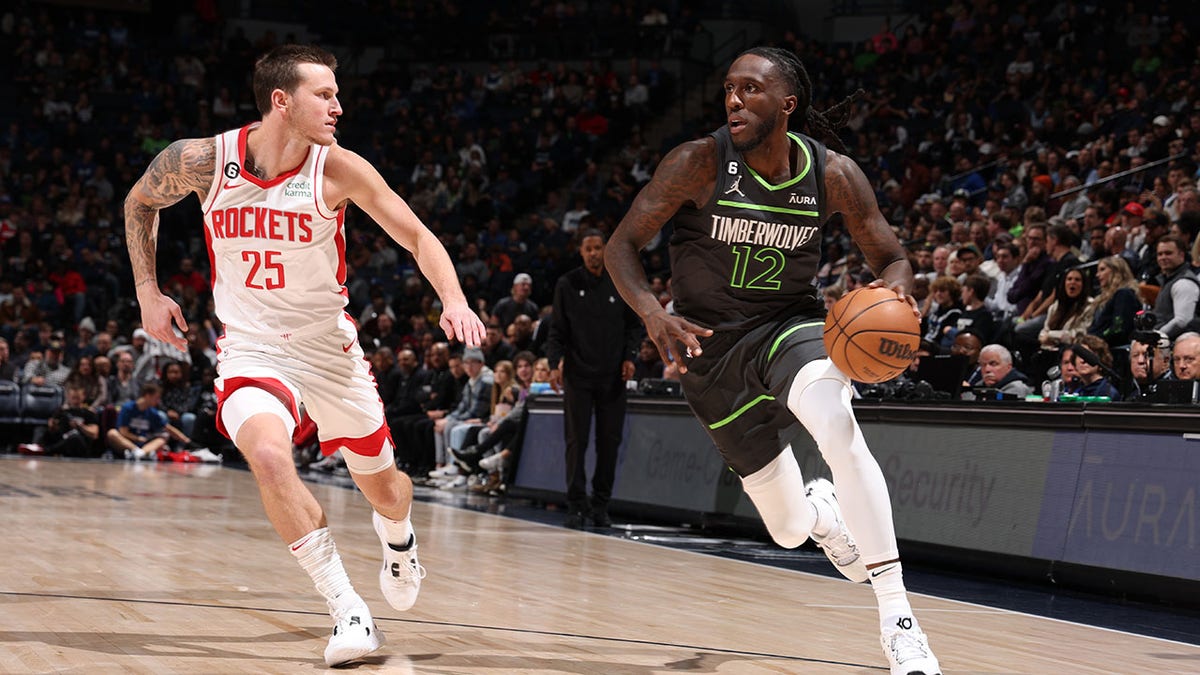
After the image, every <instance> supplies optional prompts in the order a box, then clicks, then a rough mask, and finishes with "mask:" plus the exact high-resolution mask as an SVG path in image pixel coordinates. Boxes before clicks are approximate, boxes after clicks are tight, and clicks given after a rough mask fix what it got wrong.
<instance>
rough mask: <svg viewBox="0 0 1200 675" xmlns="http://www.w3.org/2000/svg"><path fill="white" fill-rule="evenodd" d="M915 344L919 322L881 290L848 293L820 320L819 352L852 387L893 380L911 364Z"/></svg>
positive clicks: (904, 304) (906, 306) (902, 303)
mask: <svg viewBox="0 0 1200 675" xmlns="http://www.w3.org/2000/svg"><path fill="white" fill-rule="evenodd" d="M920 344H921V322H920V319H918V318H917V316H916V315H915V314H913V310H912V306H911V305H909V304H908V303H907V302H905V301H903V300H901V299H900V298H899V297H898V296H897V295H896V292H895V291H892V290H889V289H887V288H859V289H856V290H853V291H851V292H849V293H847V294H846V295H845V296H843V297H842V298H841V299H840V300H838V301H837V302H836V303H834V305H833V308H832V309H830V310H829V314H828V315H827V316H826V317H825V352H826V353H828V354H829V358H830V359H833V363H834V365H836V366H837V367H838V368H841V370H842V372H843V373H846V374H847V375H849V376H850V379H852V380H856V381H858V382H871V383H875V382H886V381H888V380H890V379H893V378H894V377H896V376H897V375H899V374H900V373H902V372H904V369H906V368H908V366H909V364H911V363H912V360H913V358H914V357H915V356H916V355H917V347H919V346H920Z"/></svg>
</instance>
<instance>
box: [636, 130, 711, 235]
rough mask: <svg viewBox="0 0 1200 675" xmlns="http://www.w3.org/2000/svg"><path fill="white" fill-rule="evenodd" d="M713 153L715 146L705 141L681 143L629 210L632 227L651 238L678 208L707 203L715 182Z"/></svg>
mask: <svg viewBox="0 0 1200 675" xmlns="http://www.w3.org/2000/svg"><path fill="white" fill-rule="evenodd" d="M715 150H716V146H715V143H713V142H712V141H711V139H705V140H700V141H692V142H689V143H684V144H683V145H680V146H679V147H677V148H675V149H674V150H672V151H671V152H669V153H667V156H666V157H664V158H663V159H662V161H661V162H660V163H659V165H658V168H657V169H655V171H654V179H653V180H651V181H650V183H649V184H647V185H646V187H645V188H643V190H642V193H641V194H639V195H638V198H637V199H636V200H635V201H634V204H633V208H632V209H630V212H629V216H631V217H632V218H633V219H634V220H633V223H634V225H635V226H636V227H637V228H638V229H639V230H641V231H643V232H644V233H648V234H649V235H651V236H652V235H653V234H654V233H655V232H657V231H658V230H659V229H660V228H661V227H662V226H663V225H664V224H665V223H666V222H667V221H668V220H670V219H671V218H672V217H673V216H674V215H675V212H676V211H678V210H679V207H680V206H683V205H692V206H698V205H701V204H704V203H705V202H707V201H708V199H709V197H711V196H712V190H713V185H714V181H715V180H716V168H715V166H716V152H715Z"/></svg>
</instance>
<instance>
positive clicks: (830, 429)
mask: <svg viewBox="0 0 1200 675" xmlns="http://www.w3.org/2000/svg"><path fill="white" fill-rule="evenodd" d="M811 91H812V86H811V84H810V82H809V79H808V74H807V73H806V72H805V70H804V66H803V65H802V64H801V63H800V61H799V60H798V59H797V58H796V57H795V56H794V55H793V54H791V53H790V52H786V51H783V50H780V49H774V48H754V49H751V50H748V51H746V52H744V53H743V54H742V55H740V56H739V57H738V58H737V59H736V60H735V61H734V62H733V65H732V66H730V68H729V71H728V73H727V75H726V78H725V109H726V113H727V116H728V124H726V125H725V126H723V127H721V128H720V129H718V130H717V131H715V132H713V133H711V134H709V135H708V136H707V137H705V138H702V139H700V140H696V141H690V142H687V143H683V144H682V145H680V146H678V147H676V148H675V149H674V150H672V151H671V152H670V153H669V154H668V155H667V156H666V157H665V158H664V159H663V161H662V162H661V163H660V164H659V166H658V169H657V171H656V172H655V174H654V178H653V179H652V180H651V181H650V182H649V183H648V184H647V185H646V187H645V188H643V189H642V191H641V193H640V194H638V196H637V198H636V199H635V200H634V202H633V205H632V207H631V208H630V210H629V213H627V214H626V215H625V218H624V219H623V220H622V221H621V224H620V226H619V227H618V228H617V230H616V232H615V233H614V234H613V236H612V238H611V240H610V242H609V244H608V250H607V252H606V254H605V263H606V265H607V267H608V270H609V272H610V274H611V276H612V278H613V281H614V282H615V283H616V286H617V289H618V290H619V291H620V293H621V295H622V296H623V297H624V298H625V301H626V302H627V303H628V304H629V306H630V307H632V308H633V309H634V310H635V311H636V312H637V313H638V314H639V315H640V316H641V318H642V320H643V321H644V322H645V324H646V330H647V332H648V333H649V336H650V338H651V339H652V340H654V342H655V344H656V345H657V346H658V349H659V351H660V352H661V354H662V357H663V360H664V362H668V361H674V362H676V363H678V364H679V369H680V371H681V372H682V373H683V375H682V378H681V379H682V384H683V390H684V393H685V394H686V396H687V400H688V404H689V405H690V406H691V408H692V410H693V412H695V414H696V416H697V417H698V418H699V420H700V422H701V423H702V424H704V426H705V427H706V429H707V431H708V433H709V435H710V436H711V437H712V439H713V441H714V443H715V444H716V446H717V448H718V449H719V450H720V451H721V454H722V456H723V457H724V459H725V461H726V462H728V463H729V465H730V466H731V467H732V468H733V469H734V470H735V471H736V472H737V473H738V475H739V476H741V478H742V485H743V487H744V489H745V491H746V494H747V495H749V497H750V498H751V499H752V500H753V502H754V505H755V507H756V508H757V509H758V512H759V514H760V515H761V516H762V518H763V521H764V523H765V524H766V526H767V529H768V530H769V531H770V532H771V536H772V537H773V538H774V539H775V541H776V542H778V543H779V544H780V545H781V546H784V547H787V548H793V547H796V546H799V545H800V544H802V543H804V541H805V540H806V539H808V538H810V537H811V538H812V539H813V541H814V542H816V543H817V545H818V546H820V547H821V548H822V549H823V550H824V551H825V553H826V555H827V556H828V557H829V558H830V560H831V561H832V562H833V563H834V565H835V566H836V567H837V569H838V570H839V571H840V572H841V573H842V574H843V575H845V576H846V577H847V578H849V579H851V580H852V581H855V582H863V581H867V580H868V579H869V580H870V581H871V584H872V587H873V588H874V591H875V595H876V598H877V600H878V604H879V615H880V621H881V634H882V635H881V639H882V642H883V648H884V652H885V653H886V654H887V658H888V661H889V664H890V667H891V672H892V675H913V674H915V673H920V674H923V675H934V674H935V673H940V672H941V670H940V667H939V665H938V662H937V659H936V658H935V657H934V655H933V653H932V652H931V651H930V649H929V643H928V641H927V639H926V637H925V634H924V633H923V632H922V631H921V629H920V627H919V626H918V625H917V621H916V619H915V618H913V614H912V608H911V607H910V606H909V602H908V596H907V593H906V591H905V589H904V581H903V577H902V574H901V568H900V559H899V555H898V552H897V547H896V535H895V529H894V527H893V525H892V511H891V502H890V501H889V499H888V491H887V484H886V483H885V482H884V477H883V472H882V471H881V470H880V468H879V464H878V462H876V461H875V458H874V457H873V456H872V455H871V453H870V451H869V450H868V448H867V446H866V443H865V441H864V440H863V435H862V432H861V431H860V430H859V427H858V423H857V422H856V421H855V418H854V411H853V409H852V408H851V406H850V381H849V378H847V377H846V375H845V374H843V373H842V372H841V371H840V370H838V369H837V368H836V367H835V366H834V365H833V364H832V363H831V362H830V361H829V359H828V358H826V355H825V349H824V345H823V343H822V339H821V336H822V326H823V315H824V307H823V304H822V302H821V299H820V295H819V294H818V293H817V291H816V289H815V288H814V287H813V286H812V279H813V277H814V275H815V272H816V269H817V264H818V260H819V258H820V244H821V229H822V227H823V226H824V224H825V222H826V221H827V220H828V218H829V216H830V215H832V214H834V213H841V214H842V217H843V218H844V219H845V221H846V224H847V226H848V227H849V229H850V233H851V235H852V236H853V237H854V241H855V243H856V244H857V245H858V247H859V248H860V249H861V250H862V252H863V256H864V258H865V259H866V260H867V262H868V263H869V264H870V266H871V269H872V270H873V271H874V272H875V273H876V275H877V276H878V277H879V280H878V281H877V282H876V283H875V284H874V285H880V286H886V287H888V288H891V289H893V290H894V291H895V292H896V294H897V295H898V296H899V297H900V298H902V299H904V300H906V301H907V302H909V304H910V305H912V306H913V311H914V313H915V312H916V304H915V302H913V301H912V299H911V297H909V296H907V295H906V294H905V291H906V289H908V288H911V287H912V282H913V274H912V269H911V267H910V266H909V263H908V260H907V258H906V257H905V255H904V250H903V249H902V248H901V246H900V243H899V241H897V239H896V236H895V235H894V234H893V233H892V231H891V229H890V228H889V227H888V224H887V221H886V220H884V218H883V215H882V214H881V213H880V212H879V207H878V205H877V204H876V202H875V195H874V192H873V191H872V189H871V186H870V184H869V183H868V182H867V179H866V176H864V175H863V172H862V170H861V169H859V167H858V165H857V164H855V163H854V161H853V160H851V159H850V158H849V157H846V156H845V155H843V154H841V153H840V152H835V151H833V150H828V149H826V148H825V146H824V145H822V143H821V142H820V141H818V140H816V139H815V138H813V137H810V136H809V135H805V134H812V136H818V137H820V139H821V140H822V141H824V142H825V143H829V144H830V145H832V146H833V147H834V148H837V149H838V150H843V151H844V148H842V144H841V141H840V140H839V139H838V137H837V134H836V133H834V129H836V128H839V127H840V126H841V125H842V124H844V121H845V117H846V116H847V113H848V112H849V105H850V103H851V100H852V99H847V100H846V101H843V102H842V103H841V104H839V105H838V106H835V107H834V108H832V109H830V110H829V111H826V112H825V113H820V112H817V111H816V110H814V109H813V108H812V107H811V106H810V103H811ZM793 117H794V118H798V119H799V120H802V123H801V124H799V125H798V126H799V128H800V129H801V130H802V131H803V132H804V133H790V132H789V131H788V120H789V119H790V118H793ZM671 220H673V222H674V234H673V235H672V238H671V248H670V250H671V270H672V277H671V287H672V290H673V294H674V299H675V302H674V307H675V312H676V314H674V315H672V314H668V313H667V312H666V311H665V310H664V309H663V307H662V306H661V305H660V304H659V303H658V300H657V298H655V297H654V295H653V294H652V293H651V292H650V286H649V283H648V282H647V280H646V275H645V273H644V272H643V269H642V265H641V262H640V259H639V256H638V251H639V250H640V249H641V247H642V246H644V245H645V244H646V243H647V242H649V241H650V240H651V238H652V237H653V236H654V235H655V233H657V232H658V231H659V230H660V229H661V228H662V227H663V225H665V224H666V223H667V222H668V221H671ZM797 421H799V422H800V424H802V425H803V426H804V428H805V429H807V430H808V432H809V433H810V434H811V435H812V437H813V439H814V440H815V441H816V443H817V446H818V448H819V449H820V452H821V454H822V456H823V457H824V458H825V461H826V462H827V463H828V464H829V467H830V469H831V470H832V472H833V479H834V482H835V483H836V485H837V496H836V497H835V496H834V490H833V485H832V484H830V482H829V481H826V480H823V479H818V480H815V481H812V482H811V483H809V484H808V485H807V486H805V484H804V480H803V478H802V476H801V474H800V467H799V465H798V464H797V462H796V458H795V456H794V455H793V453H792V450H791V447H790V445H785V441H784V440H781V439H783V438H790V436H791V433H790V431H791V430H790V429H789V427H794V425H795V424H796V422H797ZM843 511H844V514H845V519H844V521H843V518H842V512H843ZM851 532H853V533H854V536H851V534H850V533H851Z"/></svg>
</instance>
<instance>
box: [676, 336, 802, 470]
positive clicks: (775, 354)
mask: <svg viewBox="0 0 1200 675" xmlns="http://www.w3.org/2000/svg"><path fill="white" fill-rule="evenodd" d="M824 326H825V322H824V320H823V319H821V318H818V317H814V316H806V317H794V318H791V319H788V320H786V321H782V322H772V323H768V324H765V325H763V326H759V327H758V328H755V329H753V330H751V331H749V332H740V331H739V332H734V331H725V332H719V333H715V334H713V336H712V337H709V338H703V339H701V342H700V346H701V347H702V348H703V353H702V354H701V355H700V356H699V357H697V358H694V359H691V360H690V361H689V362H688V371H687V373H685V374H684V375H683V376H682V377H681V378H680V382H681V384H682V385H683V393H684V395H685V396H686V397H687V401H688V405H689V406H690V407H691V408H692V412H694V413H695V414H696V417H697V418H699V420H700V423H701V424H702V425H703V426H704V429H705V431H707V432H708V434H709V436H710V437H711V438H712V439H713V442H714V443H715V444H716V446H717V449H718V450H720V452H721V456H722V457H723V458H724V459H725V461H726V462H727V463H728V464H729V466H730V467H732V468H733V470H734V471H736V472H737V473H738V475H739V476H748V475H750V474H752V473H754V472H756V471H758V470H759V469H761V468H763V467H764V466H766V465H767V464H768V463H770V462H771V461H772V460H774V459H775V458H776V457H777V456H778V455H779V451H780V450H781V449H782V448H783V447H784V446H786V445H787V444H788V443H789V442H790V441H791V439H792V437H794V436H795V435H796V434H797V433H799V432H800V431H801V430H802V428H801V426H800V423H799V421H797V419H796V416H795V415H793V414H792V412H791V411H790V410H788V407H787V395H788V391H789V389H790V388H791V386H792V380H793V378H795V376H796V373H798V372H800V369H801V368H803V367H804V366H805V365H806V364H808V363H811V362H812V361H815V360H817V359H823V358H825V343H824V342H823V341H822V334H823V332H824Z"/></svg>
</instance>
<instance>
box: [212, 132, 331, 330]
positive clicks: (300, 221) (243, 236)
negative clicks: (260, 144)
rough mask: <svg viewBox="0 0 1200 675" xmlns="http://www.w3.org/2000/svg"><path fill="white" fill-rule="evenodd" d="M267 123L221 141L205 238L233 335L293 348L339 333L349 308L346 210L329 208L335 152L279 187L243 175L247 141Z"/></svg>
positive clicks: (277, 182) (216, 295)
mask: <svg viewBox="0 0 1200 675" xmlns="http://www.w3.org/2000/svg"><path fill="white" fill-rule="evenodd" d="M257 126H258V123H255V124H251V125H249V126H245V127H242V128H241V129H233V130H230V131H227V132H225V133H223V134H220V135H218V136H217V137H216V141H217V171H216V172H215V173H216V175H215V176H214V177H213V184H212V187H211V188H209V192H208V199H207V200H206V201H205V203H204V236H205V240H206V241H207V243H208V256H209V262H210V263H211V265H212V270H213V301H214V303H215V305H216V313H217V316H218V317H219V318H220V319H221V321H222V322H224V324H225V329H226V331H228V332H230V333H238V334H242V335H250V336H254V337H255V338H258V339H261V340H263V341H268V342H285V341H288V340H293V339H297V338H302V337H306V336H310V335H314V334H318V333H322V332H326V331H328V330H330V329H332V328H333V327H334V326H335V325H336V323H337V320H338V318H339V317H340V316H342V314H343V313H344V311H345V310H344V308H345V306H346V302H347V295H346V289H345V286H344V284H345V282H346V233H345V230H344V229H343V226H342V218H343V216H344V214H345V210H344V209H343V210H341V211H337V212H336V213H330V212H329V208H328V206H326V204H325V198H324V194H323V190H322V188H323V184H324V169H325V159H326V157H328V156H329V148H327V147H324V146H321V145H317V144H313V145H312V147H310V148H309V151H308V156H307V157H306V158H305V159H304V161H303V162H302V163H301V164H300V166H298V167H296V168H295V169H293V170H291V171H289V172H287V173H285V174H283V175H281V176H279V177H277V178H275V179H274V180H270V181H263V180H259V179H258V178H257V177H256V176H254V175H252V174H250V173H249V172H246V171H243V166H244V165H245V159H246V136H247V135H248V134H249V132H250V130H251V129H253V128H255V127H257Z"/></svg>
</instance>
